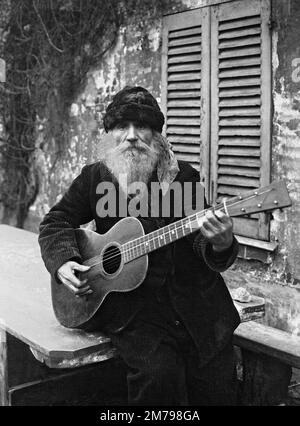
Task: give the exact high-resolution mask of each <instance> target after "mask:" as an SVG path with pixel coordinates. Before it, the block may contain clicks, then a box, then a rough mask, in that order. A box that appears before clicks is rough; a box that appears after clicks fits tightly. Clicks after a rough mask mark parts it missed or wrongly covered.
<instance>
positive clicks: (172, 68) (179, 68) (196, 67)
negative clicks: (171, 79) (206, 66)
mask: <svg viewBox="0 0 300 426" xmlns="http://www.w3.org/2000/svg"><path fill="white" fill-rule="evenodd" d="M200 70H201V63H200V62H197V63H195V64H183V65H169V66H168V72H169V73H171V72H186V71H194V72H195V71H200Z"/></svg>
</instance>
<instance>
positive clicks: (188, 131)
mask: <svg viewBox="0 0 300 426" xmlns="http://www.w3.org/2000/svg"><path fill="white" fill-rule="evenodd" d="M199 133H200V126H198V127H196V126H195V127H187V128H184V127H179V126H168V127H167V134H168V135H199Z"/></svg>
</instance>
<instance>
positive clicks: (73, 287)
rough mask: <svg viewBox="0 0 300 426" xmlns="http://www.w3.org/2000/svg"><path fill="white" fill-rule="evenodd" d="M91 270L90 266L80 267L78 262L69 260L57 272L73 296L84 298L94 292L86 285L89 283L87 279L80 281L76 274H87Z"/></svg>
mask: <svg viewBox="0 0 300 426" xmlns="http://www.w3.org/2000/svg"><path fill="white" fill-rule="evenodd" d="M89 269H90V266H85V265H80V264H79V263H77V262H74V261H72V260H69V261H68V262H66V263H64V264H63V265H62V266H61V267H60V268H59V269H58V270H57V277H58V278H59V280H60V281H61V282H62V284H63V285H65V286H66V287H67V288H68V289H69V290H70V291H71V292H72V293H73V294H75V295H76V296H78V297H79V296H84V295H87V294H92V293H93V290H92V289H91V288H90V286H89V285H87V284H86V283H87V281H88V280H87V279H85V280H79V279H78V278H77V277H76V275H75V273H76V271H79V272H86V271H88V270H89Z"/></svg>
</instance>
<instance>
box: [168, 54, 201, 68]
mask: <svg viewBox="0 0 300 426" xmlns="http://www.w3.org/2000/svg"><path fill="white" fill-rule="evenodd" d="M183 62H184V63H186V62H201V55H200V54H196V55H193V54H191V55H178V56H175V57H174V56H171V57H170V58H168V64H171V65H172V64H181V63H183Z"/></svg>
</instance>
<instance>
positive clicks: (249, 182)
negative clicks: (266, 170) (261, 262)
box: [218, 175, 259, 188]
mask: <svg viewBox="0 0 300 426" xmlns="http://www.w3.org/2000/svg"><path fill="white" fill-rule="evenodd" d="M218 182H219V183H220V184H223V185H235V186H238V187H240V186H246V187H247V188H258V187H259V179H255V178H248V177H241V176H239V177H235V176H222V175H221V176H219V178H218Z"/></svg>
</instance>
